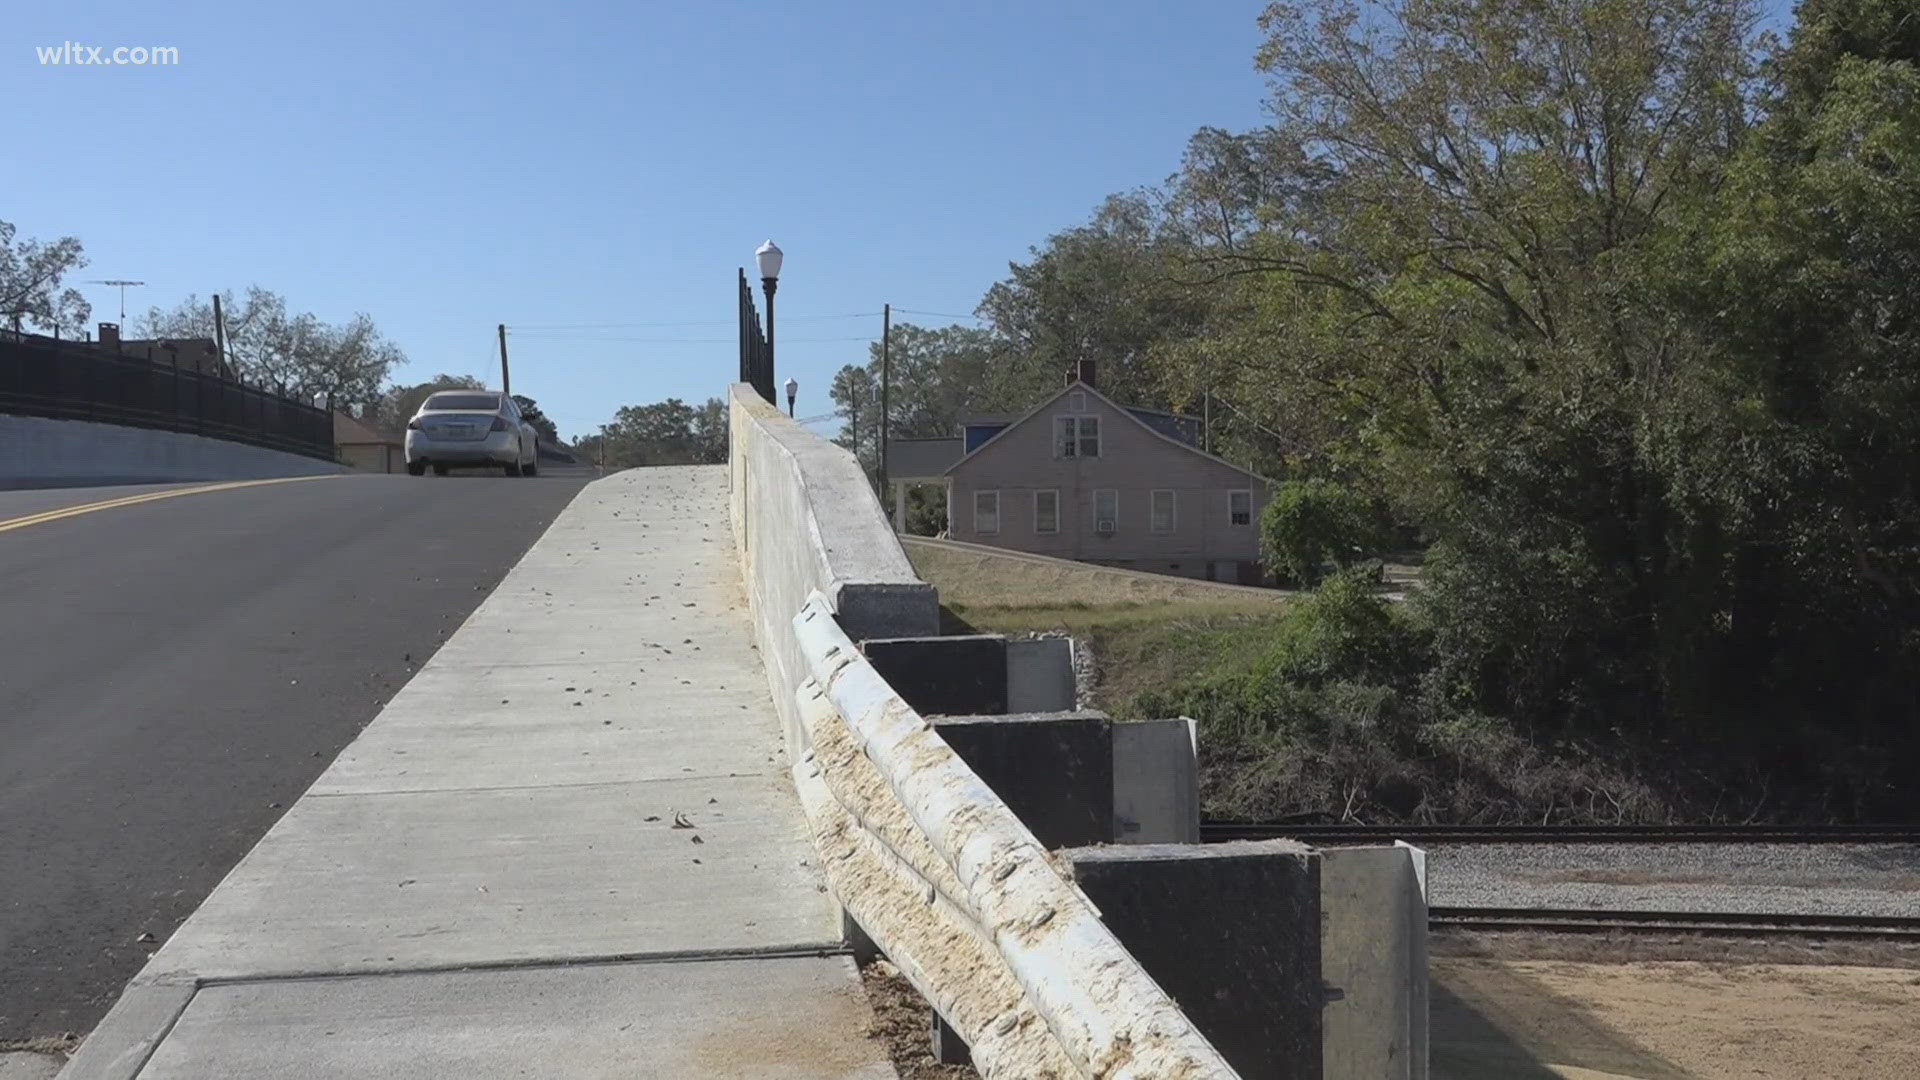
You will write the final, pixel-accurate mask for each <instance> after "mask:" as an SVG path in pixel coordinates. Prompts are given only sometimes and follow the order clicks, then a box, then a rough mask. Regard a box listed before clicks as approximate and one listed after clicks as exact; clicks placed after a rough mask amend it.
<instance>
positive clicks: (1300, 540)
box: [1260, 478, 1390, 588]
mask: <svg viewBox="0 0 1920 1080" xmlns="http://www.w3.org/2000/svg"><path fill="white" fill-rule="evenodd" d="M1389 532H1390V529H1389V527H1388V524H1387V522H1386V519H1385V515H1384V514H1382V513H1381V512H1380V509H1379V507H1378V506H1377V505H1376V504H1375V503H1374V502H1373V501H1372V500H1370V499H1368V498H1366V497H1365V496H1363V495H1361V494H1359V493H1357V492H1355V491H1353V490H1352V489H1350V488H1347V487H1343V486H1341V485H1340V484H1337V483H1335V482H1333V481H1331V480H1326V479H1319V478H1314V479H1306V480H1288V481H1286V482H1285V483H1282V484H1281V485H1280V486H1279V488H1278V490H1276V491H1275V492H1274V497H1273V501H1272V502H1269V503H1268V504H1267V508H1266V511H1265V512H1264V513H1262V514H1261V517H1260V547H1261V551H1262V553H1263V554H1264V555H1265V556H1266V560H1267V565H1268V566H1269V567H1271V568H1272V569H1273V570H1274V572H1275V573H1277V574H1279V575H1280V576H1281V577H1283V578H1286V579H1288V580H1290V581H1292V582H1294V583H1295V584H1298V585H1301V586H1303V587H1308V588H1311V587H1312V586H1314V585H1317V584H1319V583H1320V582H1321V581H1322V580H1323V579H1324V578H1325V577H1326V574H1327V568H1328V567H1329V566H1331V567H1334V568H1336V569H1344V568H1347V567H1351V566H1355V565H1357V564H1359V563H1361V562H1363V561H1365V560H1366V559H1368V558H1370V557H1372V556H1374V555H1376V554H1378V553H1379V552H1380V550H1381V549H1382V548H1383V547H1385V546H1386V544H1387V542H1388V540H1387V537H1388V534H1389Z"/></svg>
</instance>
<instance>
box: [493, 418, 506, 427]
mask: <svg viewBox="0 0 1920 1080" xmlns="http://www.w3.org/2000/svg"><path fill="white" fill-rule="evenodd" d="M492 430H494V431H505V430H507V418H506V417H504V416H496V417H494V418H493V428H492Z"/></svg>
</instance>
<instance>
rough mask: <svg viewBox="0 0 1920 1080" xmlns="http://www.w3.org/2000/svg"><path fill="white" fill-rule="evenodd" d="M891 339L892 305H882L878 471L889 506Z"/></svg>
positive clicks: (882, 492)
mask: <svg viewBox="0 0 1920 1080" xmlns="http://www.w3.org/2000/svg"><path fill="white" fill-rule="evenodd" d="M892 337H893V305H892V304H882V305H881V306H880V468H879V470H878V471H879V474H880V498H881V499H882V500H883V505H891V503H886V502H884V500H885V499H886V497H887V427H888V420H889V418H890V417H891V416H892V415H893V414H892V413H889V412H888V411H887V381H888V375H889V371H888V369H889V367H890V366H891V364H890V360H891V358H890V357H889V356H888V352H889V346H890V345H891V344H892V342H891V339H892ZM854 445H855V446H858V445H860V444H859V443H857V442H856V443H854ZM893 527H894V531H896V532H898V531H899V529H900V523H899V522H897V521H896V522H894V523H893Z"/></svg>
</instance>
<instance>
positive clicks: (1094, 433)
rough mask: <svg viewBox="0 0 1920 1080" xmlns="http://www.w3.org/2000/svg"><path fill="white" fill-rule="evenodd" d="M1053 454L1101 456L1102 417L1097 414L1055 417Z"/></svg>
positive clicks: (1057, 455)
mask: <svg viewBox="0 0 1920 1080" xmlns="http://www.w3.org/2000/svg"><path fill="white" fill-rule="evenodd" d="M1053 456H1054V457H1063V458H1069V457H1099V456H1100V418H1099V417H1097V416H1056V417H1054V418H1053Z"/></svg>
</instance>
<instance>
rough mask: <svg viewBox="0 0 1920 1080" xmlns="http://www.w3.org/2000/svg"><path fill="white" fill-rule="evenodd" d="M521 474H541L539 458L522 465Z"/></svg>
mask: <svg viewBox="0 0 1920 1080" xmlns="http://www.w3.org/2000/svg"><path fill="white" fill-rule="evenodd" d="M520 475H521V476H539V475H540V462H539V460H538V459H535V460H533V461H529V462H527V463H526V464H525V465H522V466H520Z"/></svg>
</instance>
